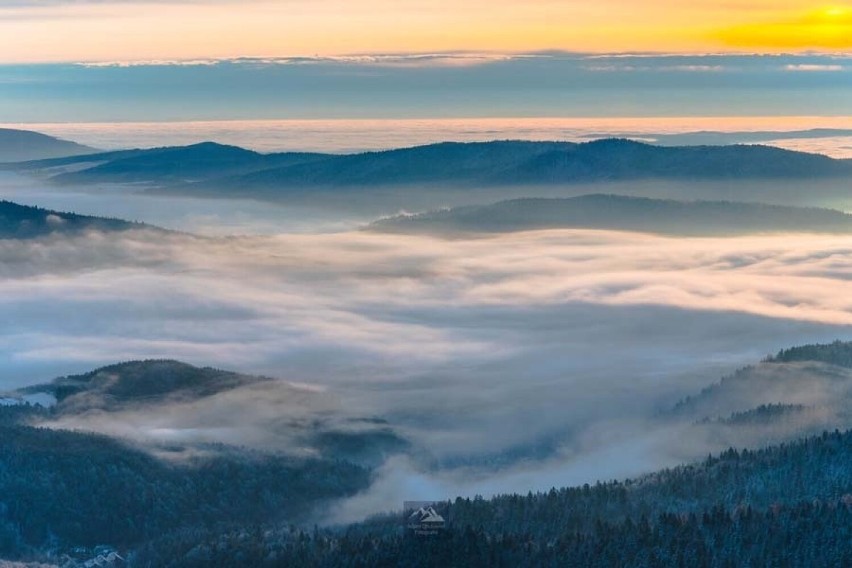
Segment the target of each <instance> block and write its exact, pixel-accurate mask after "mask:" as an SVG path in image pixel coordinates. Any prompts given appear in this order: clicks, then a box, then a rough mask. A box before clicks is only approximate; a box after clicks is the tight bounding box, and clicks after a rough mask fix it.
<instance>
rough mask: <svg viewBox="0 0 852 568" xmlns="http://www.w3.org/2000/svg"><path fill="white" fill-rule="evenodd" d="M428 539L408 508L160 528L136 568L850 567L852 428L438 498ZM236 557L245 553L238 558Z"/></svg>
mask: <svg viewBox="0 0 852 568" xmlns="http://www.w3.org/2000/svg"><path fill="white" fill-rule="evenodd" d="M434 508H435V509H436V513H437V514H438V515H439V516H440V517H441V518H442V519H444V520H445V523H444V524H443V526H442V527H440V528H439V529H438V530H437V531H435V532H434V534H432V535H430V536H422V535H420V534H417V533H416V532H415V531H413V530H411V531H405V532H404V533H403V532H402V531H401V530H400V528H399V527H400V524H401V521H402V515H391V514H389V515H384V516H379V517H375V518H373V519H370V520H367V521H364V522H363V523H359V524H355V525H349V526H346V527H341V528H330V529H324V530H313V531H307V530H295V531H294V530H293V529H292V528H289V529H287V528H279V529H273V530H269V531H266V532H263V533H262V535H260V536H259V537H257V538H254V539H252V538H249V537H248V534H247V531H246V530H244V529H242V530H240V529H238V530H234V531H232V532H228V533H222V532H217V531H215V530H210V531H206V532H201V531H199V532H195V533H192V534H186V533H184V534H180V533H173V534H168V535H165V536H163V537H162V538H159V539H157V540H155V541H153V542H151V543H149V544H148V545H146V546H144V547H143V548H142V549H141V550H139V551H137V552H136V553H135V556H134V558H135V560H136V561H137V562H139V565H151V566H159V565H174V566H178V565H179V566H185V567H187V568H193V567H202V566H214V565H215V566H230V565H237V563H239V562H242V563H244V564H245V565H251V566H258V567H278V566H316V567H329V568H331V567H334V566H450V567H470V566H477V567H478V566H481V567H483V568H484V567H486V566H548V567H554V568H556V567H558V566H584V567H586V566H588V567H590V568H596V567H600V568H611V567H645V568H651V567H680V566H708V567H711V566H719V567H725V566H731V567H733V566H825V567H828V566H848V565H849V563H850V561H852V431H846V432H843V433H841V432H834V433H827V432H826V433H823V434H821V435H819V436H815V437H810V438H806V439H803V440H800V441H798V442H795V443H792V444H785V445H782V446H774V447H770V448H766V449H762V450H757V451H752V450H742V451H738V450H735V449H729V450H727V451H725V452H722V453H720V454H719V455H716V456H709V457H707V459H705V460H704V461H702V462H700V463H694V464H689V465H685V466H681V467H677V468H674V469H667V470H663V471H659V472H657V473H654V474H650V475H647V476H643V477H641V478H638V479H627V480H624V481H611V482H605V483H597V484H595V485H583V486H581V487H570V488H562V489H556V488H554V489H551V490H550V491H547V492H543V493H532V492H529V493H527V494H526V495H517V494H515V495H501V496H497V497H494V498H491V499H483V498H482V497H476V498H473V499H468V498H464V499H463V498H457V499H455V500H451V501H447V502H444V503H441V504H436V505H435V507H434ZM237 559H239V560H237Z"/></svg>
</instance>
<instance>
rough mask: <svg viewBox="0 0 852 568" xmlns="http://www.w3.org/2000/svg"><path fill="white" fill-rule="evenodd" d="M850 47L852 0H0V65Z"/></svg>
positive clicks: (843, 49)
mask: <svg viewBox="0 0 852 568" xmlns="http://www.w3.org/2000/svg"><path fill="white" fill-rule="evenodd" d="M543 49H560V50H571V51H592V52H619V51H656V52H720V51H749V52H790V51H806V50H816V51H821V52H826V51H827V52H841V53H852V2H850V1H848V0H847V1H841V2H834V3H831V2H828V3H820V2H813V1H808V0H787V1H784V0H752V1H746V0H712V1H710V0H691V1H688V2H687V1H683V0H641V1H640V0H595V1H594V2H591V1H588V0H584V1H578V0H525V1H518V0H242V1H240V2H234V1H232V0H206V1H205V0H183V1H181V0H136V1H128V0H100V1H98V2H88V1H86V0H76V1H71V0H47V1H45V2H24V1H21V0H11V1H4V0H0V61H2V62H6V63H8V62H35V61H104V60H150V59H192V58H208V57H214V58H219V57H233V56H240V55H330V54H345V53H375V52H383V53H388V52H433V51H450V50H474V51H503V52H516V51H535V50H543Z"/></svg>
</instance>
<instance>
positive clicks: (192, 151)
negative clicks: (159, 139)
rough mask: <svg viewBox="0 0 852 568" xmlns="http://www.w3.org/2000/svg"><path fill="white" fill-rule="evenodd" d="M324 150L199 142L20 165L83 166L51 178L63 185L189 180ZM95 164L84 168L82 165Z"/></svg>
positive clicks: (306, 159) (299, 160) (303, 158)
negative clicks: (274, 150)
mask: <svg viewBox="0 0 852 568" xmlns="http://www.w3.org/2000/svg"><path fill="white" fill-rule="evenodd" d="M326 157H327V156H326V155H324V154H310V153H299V152H291V153H282V154H260V153H258V152H253V151H251V150H245V149H243V148H238V147H236V146H227V145H223V144H217V143H215V142H202V143H200V144H193V145H191V146H176V147H166V148H153V149H150V150H127V151H120V152H109V153H103V154H95V155H92V156H87V157H86V159H85V163H84V161H83V160H82V159H77V160H74V159H61V160H48V161H41V162H37V163H28V164H22V165H21V166H20V167H21V169H28V170H38V169H46V168H55V167H59V166H74V165H75V164H77V165H80V164H83V166H84V167H82V168H79V167H78V168H73V170H72V171H68V172H64V173H59V174H58V175H55V176H53V177H52V179H53V181H55V182H57V183H62V184H92V183H147V184H175V183H190V182H199V181H203V180H208V179H211V178H220V177H224V176H234V175H240V174H247V173H249V172H254V171H258V170H263V169H266V168H273V167H285V166H290V165H293V164H303V163H311V162H313V161H315V160H319V159H325V158H326ZM86 163H88V164H93V165H90V166H88V167H85V164H86Z"/></svg>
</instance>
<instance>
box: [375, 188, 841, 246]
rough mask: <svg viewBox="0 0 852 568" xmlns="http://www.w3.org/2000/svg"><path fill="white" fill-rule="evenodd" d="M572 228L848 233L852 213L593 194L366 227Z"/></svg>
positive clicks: (441, 231) (458, 231) (458, 230)
mask: <svg viewBox="0 0 852 568" xmlns="http://www.w3.org/2000/svg"><path fill="white" fill-rule="evenodd" d="M570 228H578V229H605V230H629V231H640V232H648V233H657V234H664V235H689V236H713V235H732V234H749V233H760V232H796V231H801V232H816V233H834V234H845V233H850V232H852V215H849V214H847V213H843V212H841V211H837V210H834V209H823V208H815V207H790V206H781V205H768V204H762V203H746V202H735V201H701V200H699V201H679V200H673V199H653V198H648V197H632V196H623V195H613V194H588V195H583V196H578V197H566V198H520V199H510V200H505V201H499V202H496V203H492V204H489V205H470V206H463V207H455V208H449V209H442V210H435V211H427V212H423V213H417V214H410V215H398V216H393V217H387V218H384V219H380V220H378V221H375V222H373V223H371V224H369V225H368V226H367V227H366V230H369V231H377V232H391V233H426V234H438V235H465V234H476V233H483V234H489V233H505V232H514V231H525V230H544V229H570Z"/></svg>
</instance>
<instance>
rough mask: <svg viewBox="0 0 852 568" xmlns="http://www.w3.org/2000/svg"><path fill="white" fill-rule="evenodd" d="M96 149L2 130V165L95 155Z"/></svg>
mask: <svg viewBox="0 0 852 568" xmlns="http://www.w3.org/2000/svg"><path fill="white" fill-rule="evenodd" d="M95 152H97V150H95V149H94V148H90V147H88V146H83V145H82V144H77V143H76V142H69V141H67V140H60V139H59V138H54V137H53V136H47V135H46V134H40V133H38V132H31V131H29V130H14V129H10V128H0V163H3V162H23V161H25V160H42V159H46V158H57V157H60V156H76V155H81V154H93V153H95Z"/></svg>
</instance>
